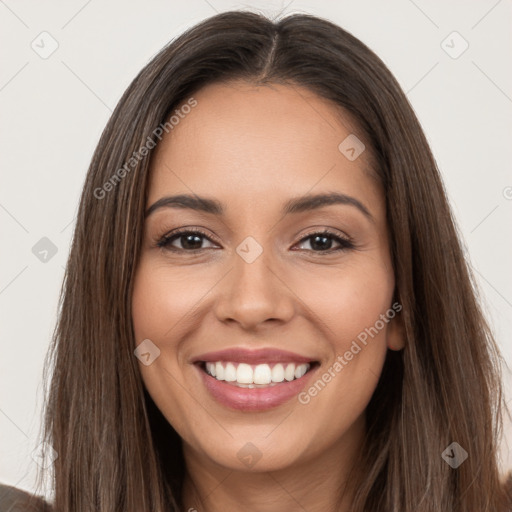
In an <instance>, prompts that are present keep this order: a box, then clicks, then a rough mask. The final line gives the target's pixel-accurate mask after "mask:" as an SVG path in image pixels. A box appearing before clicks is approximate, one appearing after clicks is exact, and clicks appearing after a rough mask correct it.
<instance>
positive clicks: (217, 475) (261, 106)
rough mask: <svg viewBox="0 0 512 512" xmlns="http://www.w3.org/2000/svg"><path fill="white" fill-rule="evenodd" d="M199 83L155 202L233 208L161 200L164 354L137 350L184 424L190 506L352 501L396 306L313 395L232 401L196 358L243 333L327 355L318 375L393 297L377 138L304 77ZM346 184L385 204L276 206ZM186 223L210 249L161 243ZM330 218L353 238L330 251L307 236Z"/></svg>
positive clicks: (396, 341)
mask: <svg viewBox="0 0 512 512" xmlns="http://www.w3.org/2000/svg"><path fill="white" fill-rule="evenodd" d="M194 98H195V99H196V100H197V106H195V107H194V108H193V109H192V110H191V112H190V113H189V114H188V115H187V116H185V117H184V118H183V119H181V120H180V122H179V124H177V125H176V126H175V127H174V129H173V130H172V131H171V132H170V133H169V134H168V135H166V136H165V137H164V139H163V140H162V142H161V143H160V144H159V146H158V147H157V151H156V155H155V158H154V160H153V162H152V172H151V177H150V183H149V197H148V202H147V207H149V206H151V205H152V204H153V203H155V202H156V201H157V200H158V199H160V198H162V197H164V196H168V195H173V194H178V193H183V194H190V193H192V194H197V195H199V196H206V197H209V198H214V199H217V200H218V201H221V202H222V203H223V205H224V208H225V210H226V212H225V214H224V215H223V216H222V217H219V216H216V215H213V214H209V213H200V212H196V211H192V210H187V209H183V208H161V209H158V210H156V211H154V212H153V213H152V214H151V215H150V216H148V217H147V220H146V225H145V235H144V242H143V247H142V253H141V259H140V261H139V264H138V267H137V271H136V276H135V287H134V292H133V302H132V315H133V326H134V332H135V337H136V342H137V344H139V343H140V342H141V341H142V340H144V339H150V340H151V341H152V342H153V343H154V344H155V345H157V346H158V348H159V349H160V356H159V357H157V358H156V359H155V360H154V362H153V363H152V364H150V365H148V366H144V365H142V364H140V369H141V374H142V378H143V381H144V384H145V386H146V387H147V390H148V392H149V393H150V395H151V397H152V398H153V400H154V402H155V403H156V405H157V406H158V407H159V409H160V410H161V411H162V413H163V415H164V416H165V417H166V418H167V420H168V421H169V423H170V424H172V426H173V427H174V428H175V429H176V431H177V432H178V433H179V434H180V436H181V437H182V439H183V447H184V455H185V460H186V465H187V473H186V478H185V483H184V487H183V493H184V505H185V506H186V508H185V510H188V509H189V507H190V508H191V507H195V508H196V509H197V510H199V511H209V512H215V511H225V510H237V509H239V508H240V507H242V508H243V510H246V511H258V512H270V511H280V512H287V511H296V510H297V509H301V508H300V507H303V509H305V510H308V511H320V510H321V511H322V512H326V511H331V510H347V511H348V510H350V500H351V496H352V489H350V488H348V487H347V489H346V492H345V494H344V497H343V500H342V503H341V508H336V503H335V502H336V497H337V495H336V489H337V488H338V486H339V485H340V483H343V482H344V481H345V479H346V477H347V474H348V471H349V470H350V469H351V467H352V465H353V464H357V457H358V453H359V452H360V450H361V443H362V442H363V439H364V433H365V420H364V411H365V408H366V406H367V404H368V402H369V400H370V398H371V396H372V394H373V392H374V390H375V387H376V385H377V381H378V377H379V375H380V373H381V370H382V366H383V363H384V359H385V355H386V351H387V350H388V349H392V350H400V349H402V348H403V346H404V336H403V327H402V323H401V317H400V315H397V316H395V318H394V319H393V320H391V321H389V322H388V323H386V324H385V326H384V328H382V329H381V330H380V331H379V333H378V335H376V336H374V337H373V338H370V341H369V342H368V344H367V345H366V346H365V347H364V348H363V349H362V350H361V351H360V352H359V353H358V354H357V355H355V356H354V358H353V359H352V360H351V361H350V362H348V364H347V365H346V366H345V367H344V368H343V370H342V371H340V372H338V373H337V374H336V376H335V377H334V378H333V379H332V380H331V381H330V382H329V383H328V384H327V385H326V386H325V387H324V388H323V389H322V390H321V391H320V392H319V393H318V394H317V395H316V396H315V397H313V398H311V401H310V402H309V403H308V404H301V403H299V402H298V401H297V399H296V398H294V399H292V400H290V401H288V402H287V403H285V404H283V405H281V406H278V407H276V408H273V409H270V410H267V411H261V412H247V411H244V412H240V411H234V410H230V409H228V408H226V407H224V406H223V405H221V404H219V403H218V402H216V401H215V400H214V399H213V398H212V397H211V396H210V395H209V394H208V392H207V390H206V389H205V387H204V385H203V383H202V380H201V378H200V374H199V372H198V371H197V369H196V368H195V367H194V366H193V365H192V364H191V362H190V361H191V359H192V358H193V357H195V356H197V355H199V354H201V353H204V352H209V351H213V350H221V349H225V348H230V347H234V346H241V347H245V348H249V349H251V348H266V347H274V348H280V349H283V350H289V351H293V352H297V353H299V354H303V355H307V356H310V357H311V359H315V360H317V361H319V362H320V368H318V369H317V370H316V371H317V374H316V375H317V376H318V377H321V375H322V374H324V373H325V372H326V371H327V369H328V368H329V367H332V365H333V363H334V362H335V361H336V358H337V357H338V356H339V355H343V354H344V353H345V352H346V351H347V350H349V348H350V346H351V343H352V341H353V340H355V339H356V338H357V336H358V334H360V333H361V332H362V331H364V329H365V328H368V327H370V326H374V325H375V322H376V320H378V319H379V316H380V315H381V314H384V313H385V312H386V310H388V309H389V308H390V307H391V305H392V297H393V291H394V287H395V278H394V274H393V269H392V264H391V256H390V247H389V235H388V229H387V225H386V210H385V200H384V196H383V193H382V190H380V188H379V185H378V183H377V181H376V180H375V179H374V177H372V175H371V172H370V171H369V163H370V159H369V156H370V155H369V153H370V152H369V151H368V145H366V147H367V150H366V151H364V152H363V153H362V154H361V156H359V158H357V159H356V160H354V161H349V160H348V159H347V158H346V157H345V156H344V155H343V154H342V153H341V152H340V151H339V150H338V145H339V144H340V142H341V141H342V140H344V139H345V138H346V137H347V136H348V135H349V134H350V133H352V132H353V131H357V130H355V129H354V130H353V129H352V128H351V126H355V125H354V124H353V123H352V124H351V120H350V119H349V116H348V115H347V114H346V113H345V114H344V115H343V114H342V112H341V111H340V109H339V108H337V107H336V106H335V105H333V104H332V103H330V102H328V101H326V100H324V99H322V98H320V97H318V96H316V95H315V94H313V93H312V92H310V91H308V90H306V89H304V88H300V87H296V86H293V87H292V86H289V85H276V84H272V85H265V86H254V85H250V84H247V83H244V82H239V81H238V82H231V83H227V84H213V85H209V86H207V87H205V88H203V89H201V90H200V91H199V92H198V93H196V94H194ZM334 191H336V192H340V193H344V194H347V195H350V196H352V197H354V198H356V199H358V200H359V201H360V202H361V203H362V204H363V205H364V206H365V207H366V208H367V209H368V211H369V212H370V213H371V215H372V217H373V220H370V219H368V218H367V217H366V216H365V215H364V214H363V213H362V212H360V211H359V210H358V209H357V208H355V207H353V206H350V205H339V204H336V205H330V206H324V207H322V208H320V209H316V210H313V211H306V212H302V213H293V214H289V215H286V216H284V217H283V216H282V214H281V213H280V210H281V208H282V205H283V203H284V202H285V201H287V200H288V199H290V198H292V197H299V196H303V195H304V194H307V193H320V192H334ZM184 227H186V228H191V229H193V228H201V229H202V230H203V231H205V232H206V233H207V235H208V237H209V238H210V240H208V239H207V238H204V237H203V238H200V239H199V242H198V246H199V247H203V248H204V250H203V251H202V252H196V253H194V251H193V250H191V249H186V248H183V247H186V242H187V240H184V237H181V238H180V237H176V238H175V239H174V241H172V242H171V244H172V246H174V247H175V248H176V249H177V250H178V251H179V250H180V249H181V252H172V251H170V250H169V249H165V248H160V247H158V246H157V245H156V243H157V242H158V241H159V240H160V239H161V237H162V236H164V235H167V234H169V233H170V232H171V231H173V230H175V229H178V228H184ZM325 228H328V229H329V230H330V231H333V233H334V234H335V235H339V236H342V237H347V236H348V237H350V238H351V239H352V240H353V241H354V243H355V248H354V249H344V250H340V251H333V249H336V248H339V243H338V242H337V241H336V240H335V239H330V240H332V242H331V245H330V246H327V248H326V250H324V251H322V248H320V249H319V248H318V245H317V246H315V245H314V240H313V239H312V238H305V237H306V235H310V234H312V233H315V232H319V231H322V230H323V229H325ZM247 236H251V237H253V238H254V239H255V240H256V241H257V242H258V243H259V244H260V246H261V247H262V249H263V252H262V254H261V255H260V256H259V257H258V258H257V259H256V260H255V261H254V262H252V263H248V262H247V261H245V260H244V259H243V258H241V257H240V256H239V255H238V253H237V252H236V248H237V246H238V245H239V244H240V243H241V242H242V241H243V240H244V239H245V238H246V237H247ZM199 244H201V245H199ZM292 248H294V249H292ZM297 249H299V250H297ZM187 251H188V252H187ZM328 251H331V253H330V254H327V252H328ZM314 380H315V381H316V378H315V379H314ZM248 442H250V443H252V444H253V445H255V446H256V447H257V450H258V451H259V453H260V454H261V458H260V459H259V460H258V461H257V462H256V463H255V464H254V465H253V466H252V467H248V466H246V465H245V464H244V463H243V462H242V461H241V460H240V459H239V458H238V456H237V453H238V452H239V450H240V449H241V448H242V447H244V446H245V445H246V444H247V443H248Z"/></svg>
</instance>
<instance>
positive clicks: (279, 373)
mask: <svg viewBox="0 0 512 512" xmlns="http://www.w3.org/2000/svg"><path fill="white" fill-rule="evenodd" d="M283 380H284V368H283V365H282V364H276V365H275V366H274V368H272V382H283Z"/></svg>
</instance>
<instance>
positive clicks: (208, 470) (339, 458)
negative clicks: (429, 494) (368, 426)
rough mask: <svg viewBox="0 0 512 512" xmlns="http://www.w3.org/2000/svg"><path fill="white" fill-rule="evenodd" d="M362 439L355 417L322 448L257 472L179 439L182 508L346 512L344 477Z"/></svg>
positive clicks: (348, 498) (348, 492)
mask: <svg viewBox="0 0 512 512" xmlns="http://www.w3.org/2000/svg"><path fill="white" fill-rule="evenodd" d="M362 427H363V428H362ZM363 440H364V419H363V418H360V419H359V420H358V421H357V422H356V424H354V425H352V427H351V429H350V431H349V432H346V433H345V435H344V436H343V437H342V438H340V439H339V440H338V441H337V442H336V443H335V444H334V445H332V444H331V445H330V446H328V447H326V448H325V449H324V451H323V452H322V453H320V454H317V455H314V456H311V457H309V458H308V459H307V460H305V459H301V461H300V462H299V461H297V462H294V463H293V464H292V465H290V466H289V467H286V468H283V469H277V470H269V471H260V472H256V471H238V470H233V469H229V468H225V467H222V466H219V465H218V464H216V463H214V462H213V461H212V460H211V459H209V458H206V457H205V456H204V454H199V453H197V452H195V451H193V450H192V449H191V448H190V446H188V445H186V444H185V443H184V446H183V448H184V456H185V463H186V467H187V469H186V473H185V478H184V482H183V489H182V497H183V500H182V501H183V505H184V510H186V511H189V512H194V511H198V512H221V511H222V512H224V511H226V510H242V509H243V510H244V511H246V512H296V511H297V510H307V511H308V512H320V511H321V512H334V511H336V512H348V511H350V505H351V503H352V499H353V493H354V488H353V483H352V484H348V483H347V482H348V477H349V473H350V470H351V469H352V468H353V467H355V465H357V463H358V459H359V457H358V455H359V454H360V451H361V449H362V443H363Z"/></svg>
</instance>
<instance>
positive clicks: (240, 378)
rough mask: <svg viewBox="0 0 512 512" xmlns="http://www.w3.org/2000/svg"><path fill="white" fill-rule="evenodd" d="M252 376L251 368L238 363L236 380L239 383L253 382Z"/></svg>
mask: <svg viewBox="0 0 512 512" xmlns="http://www.w3.org/2000/svg"><path fill="white" fill-rule="evenodd" d="M217 364H219V363H217ZM252 378H253V373H252V368H251V367H250V366H249V365H248V364H245V363H240V364H239V365H238V368H237V369H236V381H237V382H239V383H240V384H252V383H253V382H254V381H253V380H252Z"/></svg>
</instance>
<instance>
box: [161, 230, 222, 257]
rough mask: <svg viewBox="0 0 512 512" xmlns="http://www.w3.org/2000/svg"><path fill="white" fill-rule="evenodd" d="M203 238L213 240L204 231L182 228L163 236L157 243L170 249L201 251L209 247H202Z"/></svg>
mask: <svg viewBox="0 0 512 512" xmlns="http://www.w3.org/2000/svg"><path fill="white" fill-rule="evenodd" d="M203 239H206V240H208V241H210V242H211V240H210V238H209V237H208V236H206V234H205V233H203V232H202V231H199V230H182V231H178V232H174V233H170V234H168V235H165V236H163V237H162V238H161V240H160V241H159V242H158V243H157V245H158V247H162V248H165V249H168V250H170V251H187V252H192V251H201V250H203V249H207V247H202V244H203ZM175 241H177V242H178V243H179V244H180V245H181V247H176V246H175V245H173V243H174V242H175ZM212 243H213V242H212Z"/></svg>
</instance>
